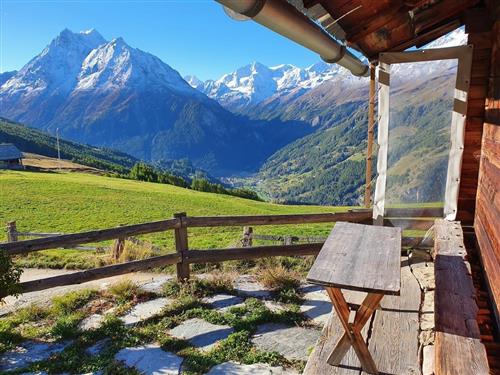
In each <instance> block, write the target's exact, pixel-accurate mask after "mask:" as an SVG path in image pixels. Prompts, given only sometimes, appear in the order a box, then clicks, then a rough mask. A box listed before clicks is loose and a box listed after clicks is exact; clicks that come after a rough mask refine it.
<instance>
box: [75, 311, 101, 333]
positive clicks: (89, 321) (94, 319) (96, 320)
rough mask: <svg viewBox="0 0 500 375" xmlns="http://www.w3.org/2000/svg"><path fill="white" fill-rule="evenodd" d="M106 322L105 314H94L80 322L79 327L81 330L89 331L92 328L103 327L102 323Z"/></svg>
mask: <svg viewBox="0 0 500 375" xmlns="http://www.w3.org/2000/svg"><path fill="white" fill-rule="evenodd" d="M103 322H104V315H101V314H92V315H90V316H88V317H86V318H85V319H83V320H82V321H81V322H80V324H79V325H78V328H79V329H80V330H81V331H89V330H91V329H98V328H100V327H101V325H102V323H103Z"/></svg>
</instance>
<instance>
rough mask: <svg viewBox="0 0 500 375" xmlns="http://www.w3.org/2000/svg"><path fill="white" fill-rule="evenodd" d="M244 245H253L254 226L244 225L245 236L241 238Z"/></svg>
mask: <svg viewBox="0 0 500 375" xmlns="http://www.w3.org/2000/svg"><path fill="white" fill-rule="evenodd" d="M241 245H242V246H243V247H251V246H252V245H253V228H252V227H243V238H242V239H241Z"/></svg>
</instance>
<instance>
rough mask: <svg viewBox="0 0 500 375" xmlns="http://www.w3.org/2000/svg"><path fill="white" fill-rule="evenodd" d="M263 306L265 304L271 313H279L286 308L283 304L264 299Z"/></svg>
mask: <svg viewBox="0 0 500 375" xmlns="http://www.w3.org/2000/svg"><path fill="white" fill-rule="evenodd" d="M264 306H266V307H267V308H268V309H269V310H270V311H272V312H273V313H279V312H281V311H285V310H286V306H285V305H284V304H282V303H279V302H275V301H269V300H265V301H264Z"/></svg>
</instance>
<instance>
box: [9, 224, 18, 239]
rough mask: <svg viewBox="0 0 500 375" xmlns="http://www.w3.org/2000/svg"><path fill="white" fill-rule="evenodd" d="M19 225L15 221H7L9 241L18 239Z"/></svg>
mask: <svg viewBox="0 0 500 375" xmlns="http://www.w3.org/2000/svg"><path fill="white" fill-rule="evenodd" d="M17 238H18V236H17V226H16V222H15V221H9V222H8V223H7V242H16V241H17Z"/></svg>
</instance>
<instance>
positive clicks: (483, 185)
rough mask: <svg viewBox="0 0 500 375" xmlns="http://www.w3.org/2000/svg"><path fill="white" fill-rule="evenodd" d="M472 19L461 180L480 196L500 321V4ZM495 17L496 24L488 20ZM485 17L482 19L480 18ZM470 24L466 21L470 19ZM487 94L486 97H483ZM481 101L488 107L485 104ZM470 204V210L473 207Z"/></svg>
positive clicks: (478, 208)
mask: <svg viewBox="0 0 500 375" xmlns="http://www.w3.org/2000/svg"><path fill="white" fill-rule="evenodd" d="M493 8H496V9H490V10H489V12H488V14H485V13H484V12H483V13H482V15H481V14H475V15H473V17H471V19H470V23H469V24H468V26H467V27H468V28H469V30H468V31H469V42H470V43H472V44H474V60H473V67H472V81H471V93H470V95H471V96H470V98H471V101H470V104H469V109H468V117H469V116H470V117H469V118H468V121H467V127H466V135H465V137H466V146H465V150H464V151H466V153H465V155H464V167H463V172H462V173H463V174H464V178H463V179H462V184H463V185H464V186H463V190H462V189H461V193H463V195H462V196H461V198H462V199H469V198H472V197H473V196H474V195H476V200H475V216H474V228H475V232H476V235H477V239H478V243H479V247H480V251H481V260H482V263H483V266H484V270H485V274H486V278H487V282H488V285H489V288H490V291H491V296H492V300H493V304H494V305H495V306H494V308H495V309H496V311H495V313H496V317H497V322H499V321H500V319H499V318H500V314H499V311H500V17H499V12H500V7H499V6H494V7H493ZM491 16H493V17H494V18H495V22H491V23H488V21H487V20H488V19H491V18H490V17H491ZM481 20H482V22H481ZM466 25H467V23H466ZM483 96H484V97H483ZM481 105H482V106H483V107H482V108H481ZM479 134H481V135H482V137H481V139H482V142H481V144H480V150H481V151H480V154H479V155H478V156H480V158H479V160H478V161H476V158H475V153H476V152H477V149H478V144H477V143H476V142H477V137H478V135H479ZM479 161H480V167H479V175H478V177H477V180H476V181H478V183H477V194H474V184H475V183H474V173H473V172H474V171H473V169H472V168H473V166H474V165H475V164H476V163H477V162H479ZM469 207H470V206H467V207H466V208H467V209H469Z"/></svg>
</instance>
